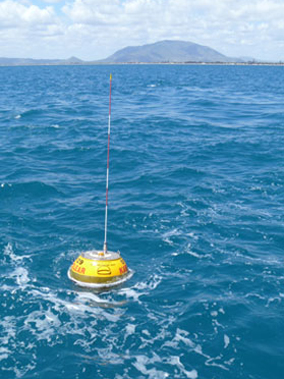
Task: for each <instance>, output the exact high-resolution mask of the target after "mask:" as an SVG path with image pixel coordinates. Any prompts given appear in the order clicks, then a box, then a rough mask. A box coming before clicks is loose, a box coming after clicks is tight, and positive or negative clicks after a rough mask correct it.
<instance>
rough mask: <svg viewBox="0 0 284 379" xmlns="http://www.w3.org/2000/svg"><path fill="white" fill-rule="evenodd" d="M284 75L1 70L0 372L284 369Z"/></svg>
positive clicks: (182, 373) (156, 68) (264, 376)
mask: <svg viewBox="0 0 284 379" xmlns="http://www.w3.org/2000/svg"><path fill="white" fill-rule="evenodd" d="M283 70H284V68H283V67H264V66H256V67H251V66H249V67H247V66H246V67H241V66H194V65H180V66H179V65H116V66H109V65H106V66H57V67H56V66H43V67H0V141H1V142H0V162H1V163H0V263H1V266H0V267H1V269H0V302H1V308H0V378H1V379H12V378H23V379H37V378H38V379H89V378H92V379H93V378H103V379H106V378H107V379H108V378H111V379H112V378H114V379H127V378H137V379H142V378H149V379H163V378H169V379H171V378H189V379H196V378H200V379H223V378H224V379H238V378H242V379H282V378H284V171H283V170H284V71H283ZM110 72H111V73H112V75H113V87H112V122H111V143H110V187H109V224H108V226H109V229H108V246H109V249H110V250H113V251H117V250H120V252H121V255H122V257H123V258H124V259H125V260H126V262H127V264H128V266H129V267H130V268H131V269H132V270H133V271H134V275H133V276H132V278H131V279H130V280H129V281H127V282H126V283H124V284H123V285H122V286H121V287H118V288H113V289H111V290H108V291H106V290H105V291H102V292H98V291H94V290H88V289H86V288H80V287H78V286H76V285H75V284H74V283H73V282H71V281H70V280H69V278H68V277H67V271H68V268H69V267H70V265H71V264H72V262H73V261H74V260H75V259H76V258H77V256H78V255H79V254H80V253H81V252H82V251H85V250H89V249H95V248H96V249H101V248H102V246H103V238H104V207H105V180H106V159H107V122H108V100H109V98H108V96H109V75H110Z"/></svg>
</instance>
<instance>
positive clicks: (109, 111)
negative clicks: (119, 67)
mask: <svg viewBox="0 0 284 379" xmlns="http://www.w3.org/2000/svg"><path fill="white" fill-rule="evenodd" d="M111 81H112V75H111V74H110V77H109V110H108V142H107V174H106V210H105V240H104V250H103V252H104V254H106V253H107V211H108V179H109V144H110V117H111Z"/></svg>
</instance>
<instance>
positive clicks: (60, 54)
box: [0, 0, 284, 61]
mask: <svg viewBox="0 0 284 379" xmlns="http://www.w3.org/2000/svg"><path fill="white" fill-rule="evenodd" d="M165 39H167V40H182V41H191V42H195V43H198V44H201V45H205V46H209V47H211V48H213V49H215V50H217V51H219V52H221V53H223V54H225V55H227V56H230V57H252V58H255V59H260V60H266V61H280V60H281V61H284V0H34V1H30V0H18V1H16V0H4V1H3V0H0V57H19V58H27V57H28V58H51V59H53V58H61V59H65V58H69V57H71V56H76V57H78V58H80V59H83V60H96V59H103V58H106V57H107V56H109V55H111V54H113V53H114V52H115V51H117V50H118V49H121V48H123V47H126V46H137V45H144V44H148V43H153V42H157V41H161V40H165Z"/></svg>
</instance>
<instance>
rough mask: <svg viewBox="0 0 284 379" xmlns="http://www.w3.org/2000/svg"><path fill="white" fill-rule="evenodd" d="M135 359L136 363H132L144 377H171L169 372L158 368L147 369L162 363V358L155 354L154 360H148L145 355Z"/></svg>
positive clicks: (154, 378)
mask: <svg viewBox="0 0 284 379" xmlns="http://www.w3.org/2000/svg"><path fill="white" fill-rule="evenodd" d="M135 358H136V362H134V363H132V365H133V366H134V367H135V368H136V369H137V370H138V371H140V372H141V373H142V374H143V375H147V376H148V378H149V379H164V378H168V377H169V374H168V373H167V372H164V371H161V370H157V369H156V368H150V369H148V368H147V365H150V364H151V365H152V364H154V363H156V362H161V358H160V357H159V356H158V355H157V354H155V353H153V357H152V358H148V357H146V356H145V355H137V356H135Z"/></svg>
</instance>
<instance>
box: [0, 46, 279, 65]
mask: <svg viewBox="0 0 284 379" xmlns="http://www.w3.org/2000/svg"><path fill="white" fill-rule="evenodd" d="M128 64H129V65H135V64H136V65H145V64H147V65H157V64H162V65H225V66H283V65H284V62H282V61H279V62H271V61H270V62H269V61H260V60H258V59H255V58H254V57H240V58H237V57H229V56H226V55H224V54H222V53H220V52H218V51H217V50H214V49H212V48H211V47H208V46H203V45H199V44H196V43H194V42H190V41H176V40H174V41H173V40H164V41H159V42H155V43H151V44H147V45H142V46H128V47H125V48H123V49H120V50H117V51H116V52H115V53H114V54H112V55H110V56H109V57H107V58H105V59H100V60H90V61H85V60H82V59H79V58H77V57H75V56H72V57H70V58H68V59H33V58H5V57H0V66H71V65H72V66H78V65H80V66H90V65H128Z"/></svg>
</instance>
